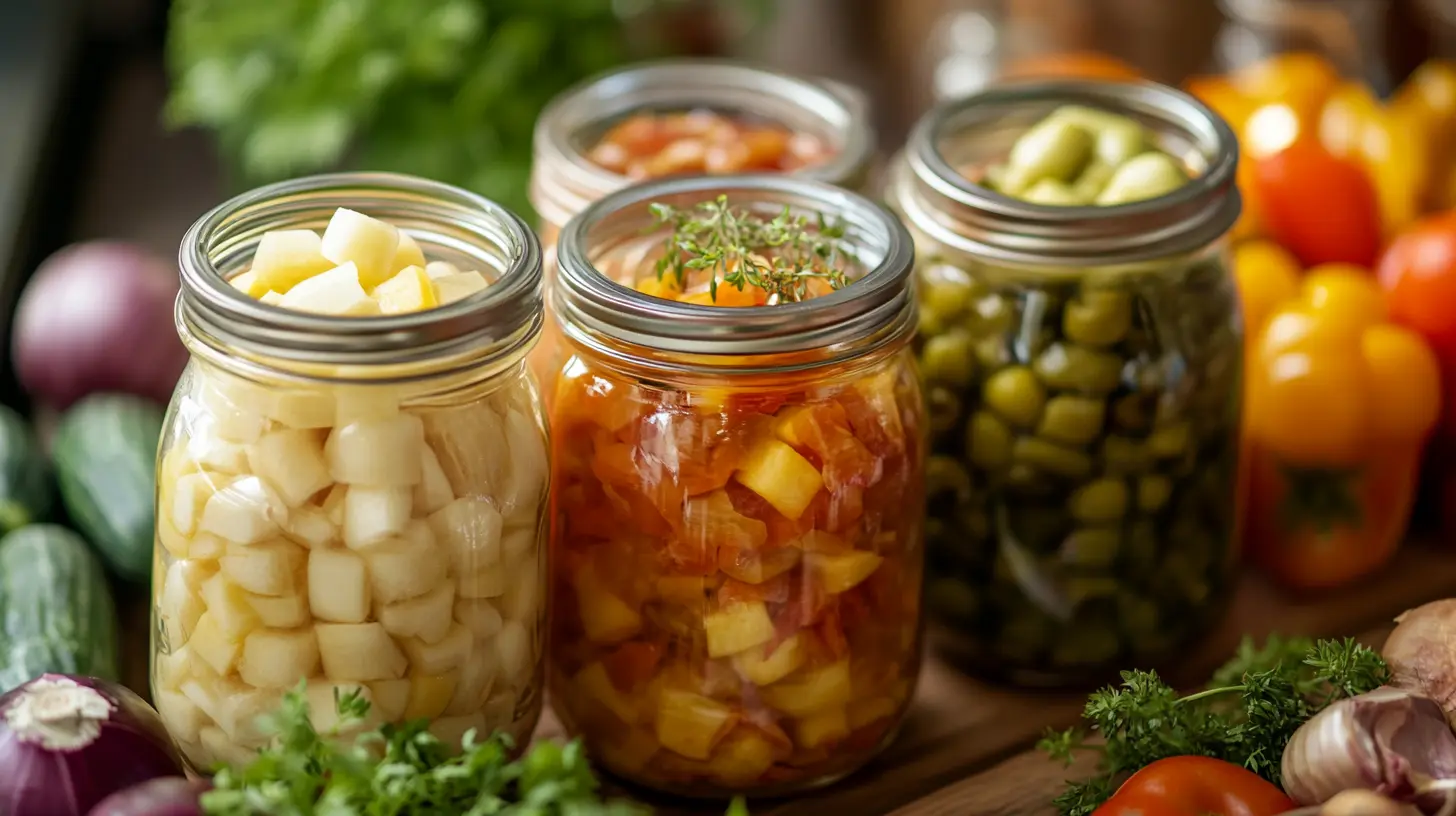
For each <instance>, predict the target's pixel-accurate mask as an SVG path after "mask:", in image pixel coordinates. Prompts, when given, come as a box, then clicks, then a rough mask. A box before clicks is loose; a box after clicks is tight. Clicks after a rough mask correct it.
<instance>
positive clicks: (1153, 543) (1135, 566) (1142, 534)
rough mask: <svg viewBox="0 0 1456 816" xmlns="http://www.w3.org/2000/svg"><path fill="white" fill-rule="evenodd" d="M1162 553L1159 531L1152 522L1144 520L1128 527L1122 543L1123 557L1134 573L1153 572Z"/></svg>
mask: <svg viewBox="0 0 1456 816" xmlns="http://www.w3.org/2000/svg"><path fill="white" fill-rule="evenodd" d="M1161 551H1162V547H1161V542H1160V541H1159V539H1158V529H1157V527H1155V526H1154V525H1153V523H1152V522H1151V521H1148V520H1146V519H1142V520H1139V521H1135V522H1133V523H1132V524H1131V525H1129V526H1128V528H1127V534H1126V535H1125V536H1124V537H1123V542H1122V557H1123V561H1124V562H1125V563H1126V564H1127V566H1128V568H1129V569H1131V570H1132V571H1133V572H1134V573H1138V574H1143V573H1147V572H1149V571H1150V570H1152V568H1153V567H1154V566H1155V565H1156V564H1157V562H1158V555H1159V553H1160V552H1161Z"/></svg>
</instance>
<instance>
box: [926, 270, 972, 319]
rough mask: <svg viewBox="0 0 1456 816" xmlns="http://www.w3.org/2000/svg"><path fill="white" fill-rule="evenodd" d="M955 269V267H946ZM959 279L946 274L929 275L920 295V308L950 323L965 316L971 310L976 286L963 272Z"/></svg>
mask: <svg viewBox="0 0 1456 816" xmlns="http://www.w3.org/2000/svg"><path fill="white" fill-rule="evenodd" d="M948 268H950V269H955V267H948ZM955 271H956V272H960V277H955V276H953V275H947V274H935V275H932V274H929V273H927V274H926V276H925V278H924V280H923V284H924V288H923V289H922V290H921V295H920V308H921V309H929V310H931V311H932V312H935V313H936V314H937V315H939V316H940V317H941V319H942V320H945V321H951V320H955V319H957V318H959V317H960V316H961V315H963V314H965V312H966V310H967V309H969V308H971V304H972V302H973V300H974V298H975V294H976V286H975V284H973V283H971V280H970V278H969V277H967V276H966V274H965V273H964V272H961V270H959V269H956V270H955Z"/></svg>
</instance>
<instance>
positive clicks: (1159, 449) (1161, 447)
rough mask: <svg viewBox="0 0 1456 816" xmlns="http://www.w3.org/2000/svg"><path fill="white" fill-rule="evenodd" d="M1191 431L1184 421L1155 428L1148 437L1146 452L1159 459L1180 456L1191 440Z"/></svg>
mask: <svg viewBox="0 0 1456 816" xmlns="http://www.w3.org/2000/svg"><path fill="white" fill-rule="evenodd" d="M1190 437H1191V432H1190V431H1189V428H1188V423H1186V422H1175V423H1172V424H1168V425H1164V426H1163V427H1161V428H1157V429H1155V430H1154V431H1153V433H1152V434H1151V435H1150V436H1149V437H1148V453H1151V454H1152V455H1153V456H1156V457H1157V458H1159V459H1172V458H1173V457H1175V456H1182V455H1183V454H1184V453H1185V452H1186V451H1187V450H1188V444H1189V442H1191V441H1192V440H1191V438H1190Z"/></svg>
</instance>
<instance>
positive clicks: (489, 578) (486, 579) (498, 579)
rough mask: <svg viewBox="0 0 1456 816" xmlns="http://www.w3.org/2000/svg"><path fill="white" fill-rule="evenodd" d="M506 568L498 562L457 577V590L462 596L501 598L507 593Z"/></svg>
mask: <svg viewBox="0 0 1456 816" xmlns="http://www.w3.org/2000/svg"><path fill="white" fill-rule="evenodd" d="M506 576H507V573H506V570H505V567H504V566H501V565H499V564H497V565H496V566H493V567H484V568H482V569H478V570H476V571H474V572H462V573H461V574H460V575H458V576H456V578H455V591H456V592H457V593H458V594H459V595H460V597H462V598H499V597H501V596H502V595H505V594H506Z"/></svg>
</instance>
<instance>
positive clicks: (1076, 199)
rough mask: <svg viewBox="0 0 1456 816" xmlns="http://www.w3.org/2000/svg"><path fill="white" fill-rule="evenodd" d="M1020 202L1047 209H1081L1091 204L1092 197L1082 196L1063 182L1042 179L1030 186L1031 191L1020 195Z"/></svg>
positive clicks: (1074, 188)
mask: <svg viewBox="0 0 1456 816" xmlns="http://www.w3.org/2000/svg"><path fill="white" fill-rule="evenodd" d="M1021 200H1023V201H1028V202H1030V203H1032V204H1045V205H1047V206H1049V207H1083V206H1086V205H1088V204H1091V203H1092V196H1090V195H1083V194H1082V193H1081V192H1080V191H1079V190H1078V189H1077V188H1076V187H1073V186H1071V185H1070V184H1067V183H1066V182H1065V181H1058V180H1057V179H1050V178H1044V179H1042V180H1041V181H1038V182H1037V183H1035V184H1033V185H1031V189H1029V190H1027V191H1026V192H1025V193H1023V194H1022V196H1021Z"/></svg>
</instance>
